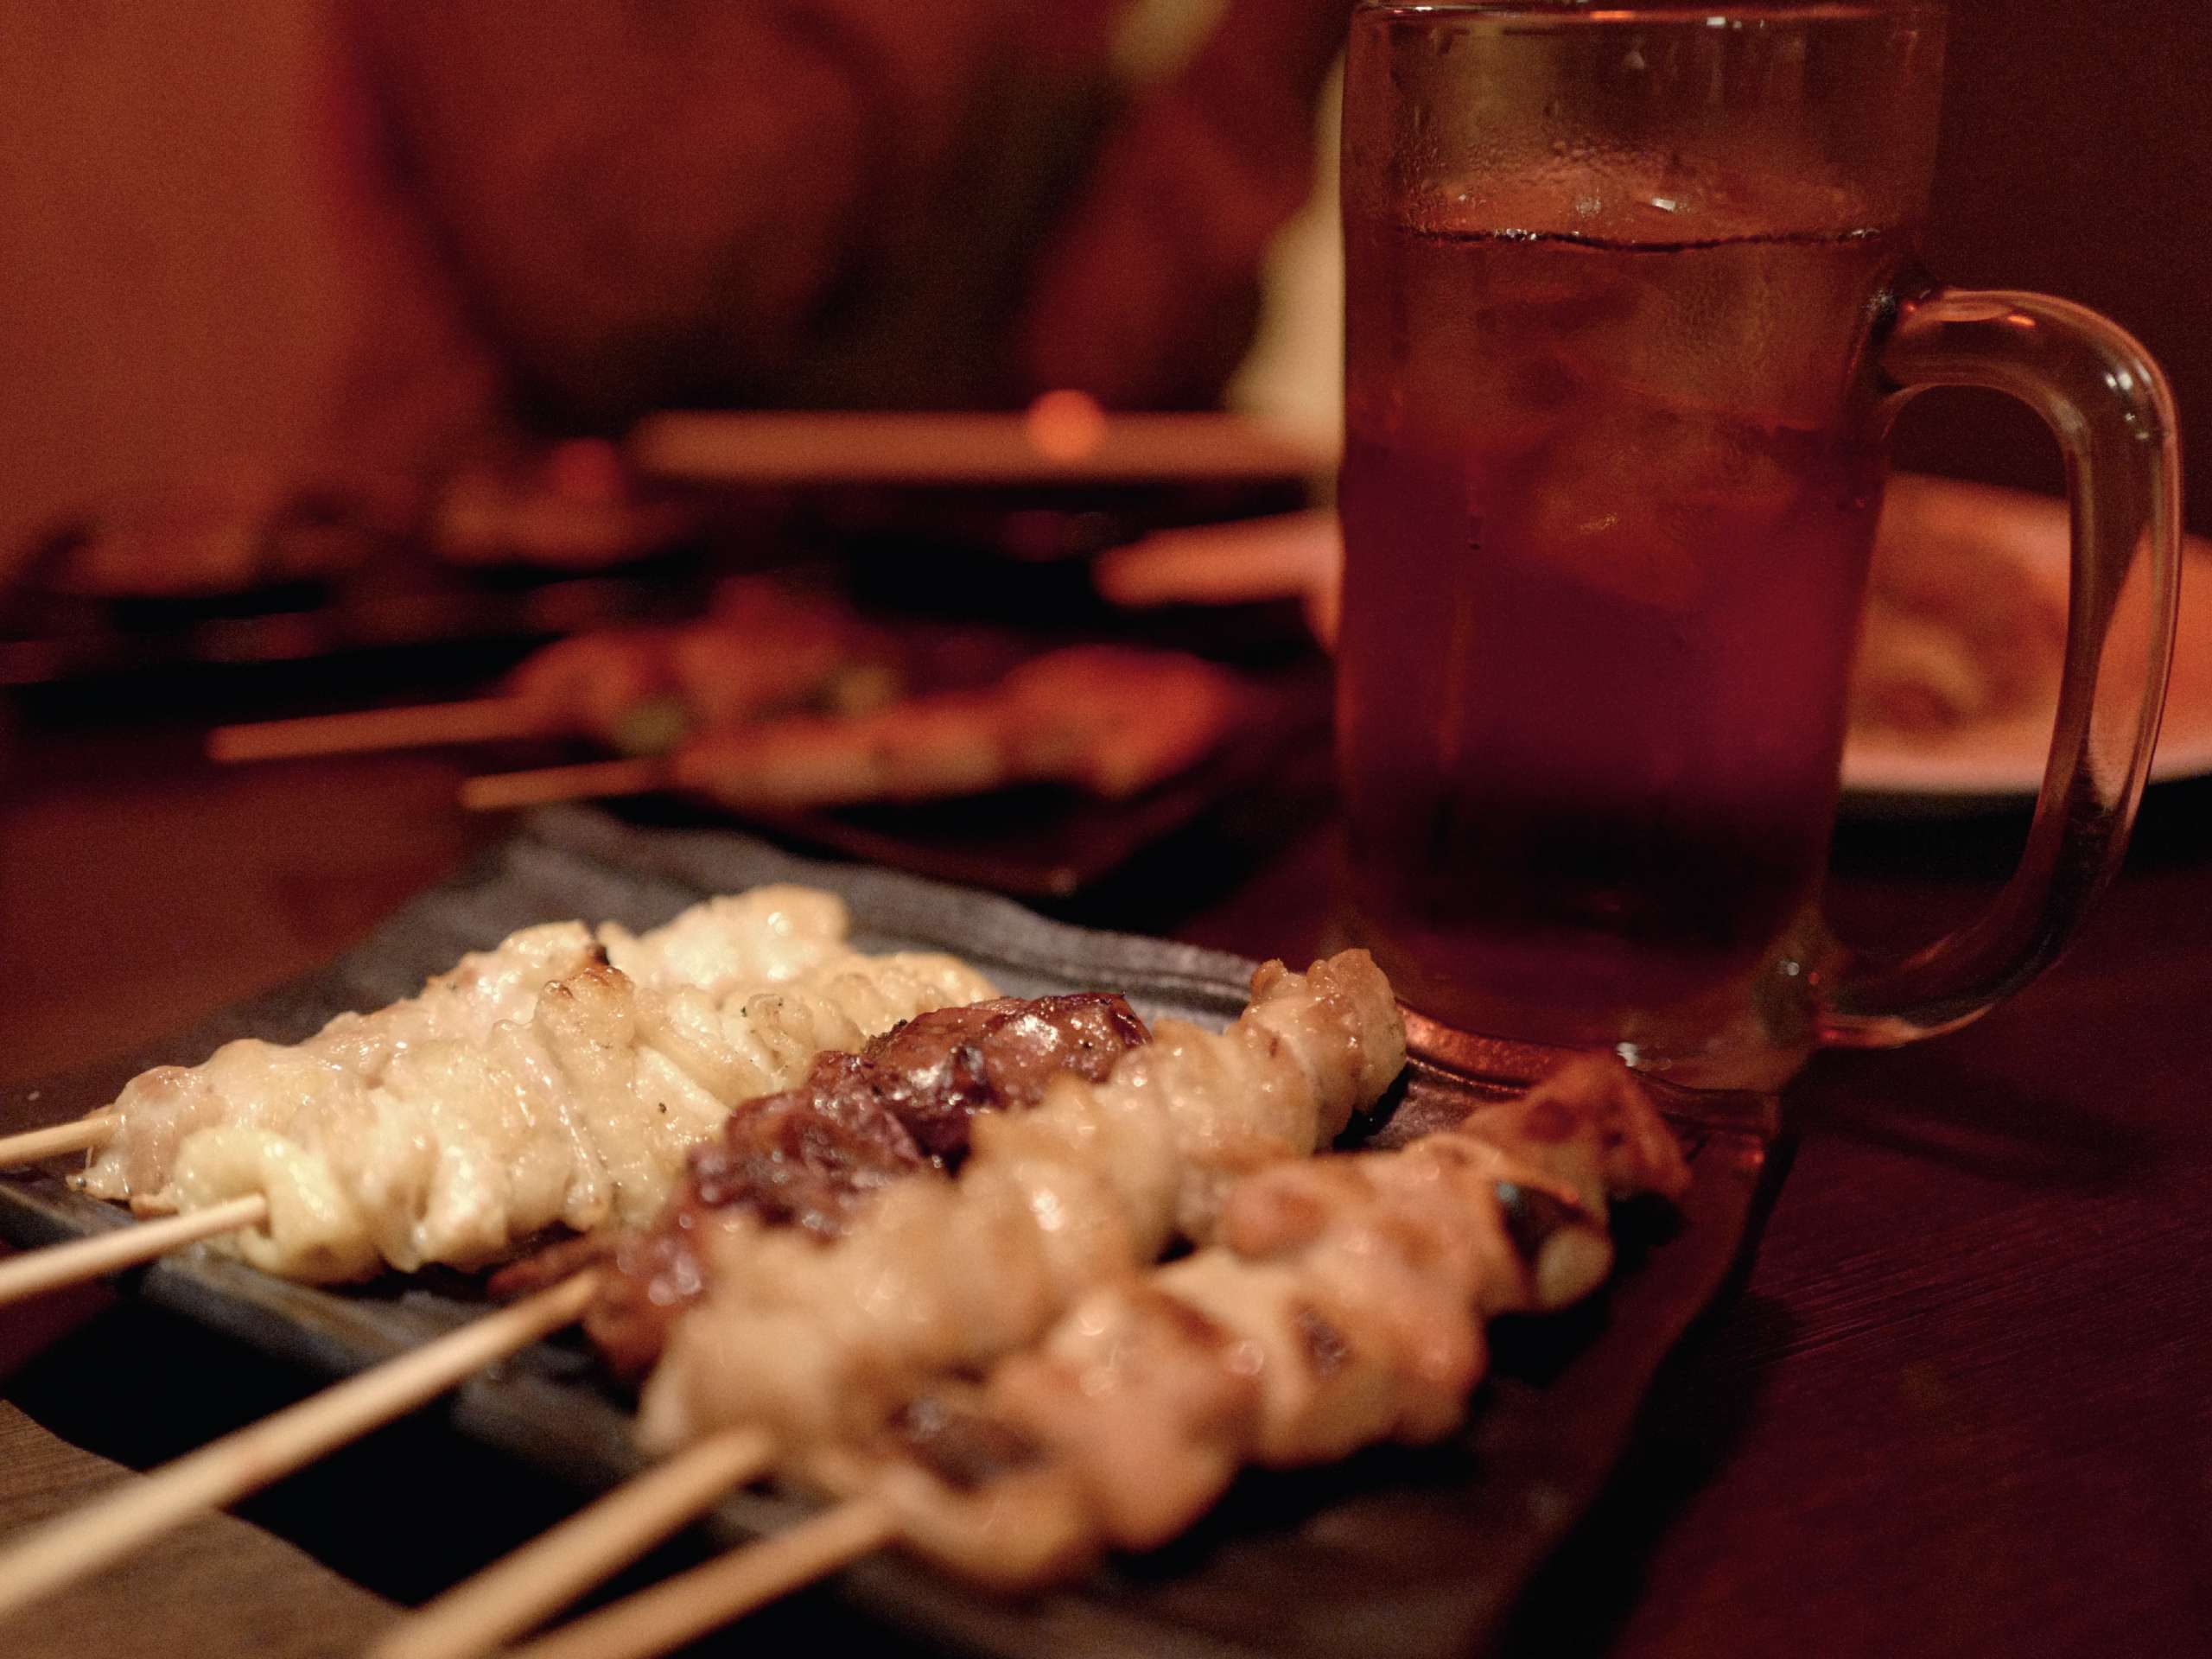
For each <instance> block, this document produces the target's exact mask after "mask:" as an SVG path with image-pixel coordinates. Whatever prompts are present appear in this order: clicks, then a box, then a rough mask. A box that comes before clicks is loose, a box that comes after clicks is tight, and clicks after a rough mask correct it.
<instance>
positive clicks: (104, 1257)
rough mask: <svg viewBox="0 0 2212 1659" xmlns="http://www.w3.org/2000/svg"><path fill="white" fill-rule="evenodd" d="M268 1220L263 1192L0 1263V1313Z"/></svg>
mask: <svg viewBox="0 0 2212 1659" xmlns="http://www.w3.org/2000/svg"><path fill="white" fill-rule="evenodd" d="M268 1219H269V1200H268V1199H267V1198H264V1197H263V1196H262V1195H261V1194H260V1193H258V1192H249V1193H247V1194H246V1195H245V1197H244V1198H232V1199H231V1200H230V1201H229V1202H228V1203H226V1204H216V1205H209V1206H208V1207H207V1209H205V1210H191V1211H186V1212H185V1213H184V1214H183V1215H181V1216H168V1217H163V1218H162V1220H160V1221H143V1222H140V1223H139V1224H137V1226H135V1227H118V1228H116V1229H115V1230H113V1231H111V1232H105V1233H98V1234H95V1235H94V1236H92V1237H91V1238H79V1239H76V1240H73V1242H71V1243H67V1244H49V1245H48V1246H47V1247H46V1248H45V1249H36V1250H27V1251H25V1252H24V1253H23V1254H22V1255H19V1256H16V1257H15V1258H13V1259H12V1260H10V1261H7V1262H0V1307H5V1306H7V1305H8V1304H9V1303H10V1302H20V1301H22V1300H23V1299H24V1298H26V1297H29V1296H38V1295H42V1294H45V1293H46V1292H48V1291H49V1290H60V1288H61V1287H63V1286H65V1285H74V1284H80V1283H82V1282H83V1281H86V1280H87V1279H102V1278H105V1277H106V1276H107V1275H108V1274H111V1273H120V1272H122V1271H123V1270H124V1268H135V1267H138V1266H140V1265H141V1264H142V1263H144V1262H151V1261H153V1260H154V1259H155V1258H156V1256H162V1255H168V1253H169V1252H170V1251H171V1250H174V1249H181V1247H182V1246H184V1245H187V1244H191V1243H196V1242H197V1241H199V1240H200V1239H203V1238H213V1237H214V1236H216V1235H217V1234H219V1233H235V1232H238V1231H239V1230H241V1229H244V1228H247V1227H257V1226H259V1225H260V1224H262V1223H263V1222H264V1221H266V1220H268Z"/></svg>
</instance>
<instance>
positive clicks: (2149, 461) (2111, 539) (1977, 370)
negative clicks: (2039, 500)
mask: <svg viewBox="0 0 2212 1659" xmlns="http://www.w3.org/2000/svg"><path fill="white" fill-rule="evenodd" d="M1878 366H1879V369H1880V372H1881V373H1882V375H1883V376H1884V377H1885V382H1886V387H1885V390H1886V391H1887V393H1888V397H1889V404H1890V407H1891V411H1892V412H1894V411H1895V410H1897V409H1898V408H1901V407H1902V406H1903V405H1904V403H1905V402H1906V401H1907V400H1908V399H1910V398H1911V397H1913V396H1914V395H1915V394H1916V393H1918V392H1920V391H1925V390H1926V389H1927V388H1929V387H1930V386H1983V387H1987V388H1989V389H1991V390H1993V391H2002V392H2007V393H2010V394H2011V395H2012V397H2017V398H2018V399H2019V400H2020V401H2021V402H2023V403H2024V404H2027V405H2028V406H2029V407H2030V408H2031V409H2033V410H2035V411H2036V412H2037V414H2039V415H2041V416H2043V417H2044V420H2045V421H2047V422H2048V423H2050V427H2051V429H2052V430H2053V431H2054V432H2055V433H2056V435H2057V437H2058V442H2059V446H2060V448H2061V449H2062V450H2063V453H2064V455H2065V459H2066V477H2067V493H2068V496H2069V500H2070V505H2071V507H2072V518H2073V549H2074V551H2073V574H2072V577H2071V585H2070V596H2069V604H2068V613H2067V625H2066V666H2065V674H2064V677H2063V680H2062V681H2061V683H2060V686H2059V692H2058V719H2057V722H2056V727H2055V728H2054V729H2053V732H2052V736H2051V747H2050V760H2049V761H2048V762H2046V763H2045V766H2044V775H2043V786H2042V788H2041V790H2040V791H2038V792H2037V796H2036V810H2035V820H2034V823H2033V825H2032V826H2031V829H2029V831H2028V843H2027V850H2026V852H2025V853H2024V855H2022V858H2021V861H2020V865H2019V868H2018V869H2016V870H2015V871H2014V872H2013V873H2012V880H2010V881H2008V882H2007V883H2006V884H2005V889H2004V891H2003V892H2002V893H1999V895H1998V898H1997V899H1996V902H1995V903H1994V904H1993V906H1991V907H1990V909H1989V910H1988V912H1986V914H1984V915H1983V916H1981V917H1980V918H1979V919H1978V920H1976V921H1974V922H1972V923H1970V924H1968V925H1967V926H1965V927H1963V928H1961V929H1960V930H1959V931H1957V932H1955V933H1952V934H1950V935H1948V936H1947V937H1945V938H1942V939H1939V940H1937V941H1936V943H1935V944H1931V945H1929V946H1928V947H1927V948H1925V949H1924V950H1920V951H1917V952H1916V953H1915V954H1913V955H1912V956H1910V957H1905V958H1904V959H1903V960H1901V961H1899V960H1890V961H1874V960H1870V959H1868V958H1866V957H1860V956H1859V955H1857V954H1855V953H1852V952H1849V951H1847V950H1846V951H1842V952H1841V953H1840V956H1839V957H1838V958H1837V960H1835V961H1834V962H1832V963H1827V964H1824V965H1823V966H1822V968H1821V969H1820V970H1818V976H1817V977H1818V979H1819V980H1820V981H1821V982H1820V983H1817V984H1816V985H1815V997H1816V999H1817V1002H1818V1007H1819V1010H1820V1036H1821V1041H1822V1042H1823V1043H1825V1044H1827V1045H1829V1046H1840V1047H1852V1048H1885V1047H1890V1046H1894V1045H1896V1044H1898V1043H1907V1042H1911V1041H1913V1040H1915V1039H1918V1038H1922V1037H1931V1036H1934V1035H1936V1033H1940V1032H1945V1031H1950V1030H1953V1029H1955V1028H1956V1027H1960V1026H1962V1025H1964V1024H1966V1023H1967V1021H1968V1020H1972V1019H1974V1017H1976V1016H1977V1015H1979V1014H1982V1013H1984V1012H1985V1011H1986V1010H1987V1009H1988V1008H1990V1007H1992V1006H1993V1005H1994V1004H1995V1003H1997V1002H1998V1001H2000V1000H2001V999H2002V998H2004V997H2006V996H2009V995H2012V993H2013V992H2014V991H2017V990H2018V989H2019V988H2021V987H2022V986H2023V985H2025V984H2026V983H2027V982H2029V981H2030V980H2031V979H2033V978H2034V977H2035V976H2037V974H2039V973H2041V972H2042V971H2043V970H2044V969H2045V968H2048V967H2049V966H2050V964H2051V963H2053V962H2054V961H2056V959H2057V957H2058V956H2059V954H2060V953H2061V952H2062V951H2063V950H2065V949H2066V947H2067V946H2068V945H2069V944H2071V943H2072V942H2073V939H2074V937H2075V934H2076V933H2077V932H2079V931H2081V926H2082V918H2084V917H2085V916H2086V915H2087V914H2088V912H2089V909H2090V907H2091V906H2092V905H2093V904H2094V902H2095V900H2096V899H2097V896H2098V895H2099V894H2100V893H2102V892H2103V891H2104V888H2105V887H2106V885H2107V883H2108V882H2109V881H2110V880H2112V878H2113V875H2114V874H2116V873H2117V872H2118V870H2119V868H2120V857H2121V855H2122V854H2123V853H2125V852H2126V848H2127V835H2128V830H2129V829H2130V828H2131V827H2132V826H2133V823H2134V821H2135V811H2136V808H2137V806H2138V805H2139V804H2140V803H2141V801H2142V798H2143V785H2144V783H2145V779H2146V778H2147V776H2148V774H2149V772H2150V763H2151V749H2152V744H2153V743H2154V742H2155V741H2157V738H2158V716H2159V714H2160V711H2161V710H2162V709H2164V705H2165V700H2166V671H2167V669H2168V668H2169V666H2170V665H2171V663H2172V660H2173V649H2174V620H2175V601H2176V594H2177V588H2178V585H2179V582H2180V577H2181V466H2180V443H2179V440H2178V437H2177V434H2176V430H2175V424H2174V405H2173V395H2172V393H2171V391H2169V390H2168V388H2167V385H2166V379H2165V376H2164V374H2163V373H2162V372H2160V371H2159V368H2158V365H2157V364H2156V363H2154V362H2152V360H2151V357H2150V354H2149V353H2146V352H2145V350H2144V349H2143V347H2142V346H2140V345H2139V344H2137V343H2136V341H2135V340H2133V338H2132V337H2131V336H2130V335H2129V334H2127V333H2126V330H2124V329H2122V328H2120V327H2119V326H2118V325H2116V324H2114V323H2112V322H2110V321H2107V320H2106V319H2105V318H2103V317H2101V316H2099V315H2097V314H2096V313H2095V312H2094V311H2090V310H2087V309H2085V308H2082V307H2081V306H2078V305H2074V304H2071V303H2069V302H2067V301H2064V300H2056V299H2052V298H2050V297H2049V296H2045V295H2041V294H2018V293H2010V292H2005V291H2001V290H1990V291H1986V292H1972V291H1968V290H1967V289H1953V288H1935V289H1929V290H1927V291H1925V292H1923V293H1921V294H1918V295H1916V296H1911V297H1909V298H1907V299H1905V300H1904V301H1903V302H1901V304H1900V306H1899V308H1898V312H1897V320H1896V322H1895V325H1894V327H1893V328H1892V330H1891V334H1890V336H1889V338H1888V340H1886V342H1885V343H1884V345H1883V346H1882V347H1881V349H1880V352H1879V356H1878Z"/></svg>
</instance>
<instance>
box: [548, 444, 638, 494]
mask: <svg viewBox="0 0 2212 1659" xmlns="http://www.w3.org/2000/svg"><path fill="white" fill-rule="evenodd" d="M545 482H546V485H547V486H548V487H549V488H550V489H551V490H552V492H553V493H554V494H556V495H557V496H559V497H560V498H561V499H563V500H564V501H575V502H577V503H580V504H584V505H606V504H607V503H610V502H618V501H620V500H621V499H622V497H623V493H624V483H623V478H622V456H621V454H620V451H619V450H617V449H616V448H615V447H614V446H613V444H611V443H608V442H607V441H606V440H604V439H603V438H571V439H569V441H568V442H565V443H557V444H556V445H554V446H553V449H552V453H551V454H548V455H547V456H546V458H545Z"/></svg>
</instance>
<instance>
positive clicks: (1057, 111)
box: [0, 0, 1350, 575]
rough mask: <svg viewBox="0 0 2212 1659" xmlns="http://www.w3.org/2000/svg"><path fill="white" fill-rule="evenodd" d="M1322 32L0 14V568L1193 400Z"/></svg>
mask: <svg viewBox="0 0 2212 1659" xmlns="http://www.w3.org/2000/svg"><path fill="white" fill-rule="evenodd" d="M1349 10H1350V0H1052V3H1049V4H1042V3H1037V0H910V3H906V4H890V5H887V4H884V3H881V0H537V3H531V4H527V5H522V4H493V3H458V4H445V3H435V0H352V3H349V4H346V5H336V4H334V5H330V6H327V7H326V6H298V5H293V4H289V3H286V0H233V3H230V4H226V5H223V6H210V7H201V6H164V7H142V6H130V5H122V4H108V3H92V0H88V3H83V4H73V5H62V4H56V3H51V0H0V33H3V34H4V38H5V39H6V40H7V41H8V49H7V51H6V52H4V53H0V105H4V106H5V107H7V108H8V109H9V111H10V122H9V128H10V131H9V139H8V143H7V144H6V146H5V147H4V149H0V225H3V226H5V229H4V231H0V235H3V236H4V237H5V238H6V241H7V252H6V256H5V260H4V267H3V268H4V270H5V271H6V273H7V275H6V280H5V283H4V285H0V353H4V354H5V357H6V359H7V362H6V369H5V372H4V374H0V575H5V574H6V573H7V571H8V569H9V568H10V564H9V562H10V561H11V560H15V559H17V558H19V557H20V556H21V555H22V550H23V549H24V547H25V545H26V541H27V537H32V536H33V534H34V533H35V531H37V530H38V529H40V527H41V526H42V525H46V524H51V523H52V522H54V520H55V519H56V518H57V516H59V515H63V514H67V513H69V512H79V511H82V510H84V509H85V507H86V505H87V504H88V503H92V502H96V501H98V500H99V499H102V498H103V497H106V496H110V495H112V494H113V493H117V492H127V491H143V490H147V489H158V490H160V491H162V492H167V493H173V494H175V495H178V496H181V497H184V498H191V497H194V496H195V495H197V496H200V497H202V498H205V499H207V501H208V502H210V503H211V504H212V505H210V507H209V511H211V512H222V511H230V510H236V511H239V512H248V511H251V505H252V504H253V503H254V502H255V501H256V500H257V499H260V498H261V497H262V496H264V495H265V494H266V493H268V492H270V491H271V490H274V489H277V488H281V487H284V486H288V485H289V483H290V482H291V481H294V480H298V479H301V478H302V477H315V478H321V479H336V480H345V479H348V478H370V477H376V478H391V477H398V478H416V477H420V476H423V474H426V473H429V472H433V471H435V470H439V469H442V468H447V467H451V466H453V465H454V464H455V463H456V462H457V461H461V460H462V459H465V458H466V457H467V456H468V455H470V454H474V453H484V452H487V451H488V450H490V449H493V448H496V447H497V445H498V444H499V442H502V441H503V439H504V438H505V436H506V435H511V434H512V433H514V432H516V431H519V430H527V431H531V432H533V433H554V434H557V433H579V432H582V433H594V432H595V433H615V432H619V431H620V430H621V429H623V428H624V427H625V426H626V424H627V423H629V422H630V421H632V419H634V418H635V417H636V416H639V414H641V413H643V412H645V411H646V410H651V409H653V408H656V407H661V406H667V405H677V404H704V405H715V404H725V405H732V406H756V407H769V406H802V407H804V406H815V407H831V406H845V407H874V408H883V407H894V408H895V407H906V408H954V407H977V406H1004V405H1012V404H1019V403H1020V402H1022V401H1024V400H1025V399H1027V397H1031V396H1033V395H1034V394H1035V393H1036V392H1038V391H1042V390H1045V389H1047V388H1052V387H1058V386H1073V387H1077V388H1079V389H1081V390H1084V391H1089V392H1090V393H1092V394H1094V395H1095V396H1096V397H1099V398H1100V400H1101V401H1102V402H1104V403H1105V404H1109V406H1117V407H1173V406H1204V405H1205V404H1210V403H1211V402H1213V401H1215V400H1216V399H1217V397H1218V396H1219V394H1220V391H1221V388H1222V386H1223V385H1224V381H1225V380H1226V378H1228V376H1229V375H1230V372H1231V371H1232V369H1233V368H1234V367H1235V365H1236V364H1237V362H1238V361H1239V359H1240V358H1241V357H1242V356H1243V353H1244V352H1245V349H1246V347H1247V346H1248V345H1249V342H1250V339H1251V335H1252V331H1253V327H1254V321H1255V316H1256V313H1257V292H1258V284H1257V277H1258V273H1259V270H1260V267H1261V264H1262V259H1263V257H1264V256H1265V255H1266V254H1267V252H1268V248H1269V246H1270V244H1271V242H1272V241H1273V240H1274V238H1275V236H1276V234H1277V232H1279V231H1280V230H1281V227H1282V226H1283V225H1284V224H1285V223H1286V222H1287V220H1289V219H1291V218H1292V216H1293V215H1294V213H1296V212H1297V210H1298V209H1299V208H1300V206H1301V205H1302V204H1304V203H1305V202H1306V199H1307V196H1308V194H1309V189H1310V186H1311V181H1312V175H1313V151H1314V146H1313V134H1314V130H1315V127H1314V118H1313V108H1314V103H1315V99H1316V97H1317V94H1318V92H1319V88H1320V86H1321V84H1322V82H1323V80H1324V79H1325V75H1326V73H1327V71H1328V68H1329V67H1330V65H1331V64H1332V61H1333V60H1334V59H1335V57H1336V55H1337V53H1338V48H1339V46H1340V44H1341V41H1342V37H1343V33H1344V24H1345V18H1346V15H1347V13H1348V12H1349Z"/></svg>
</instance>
